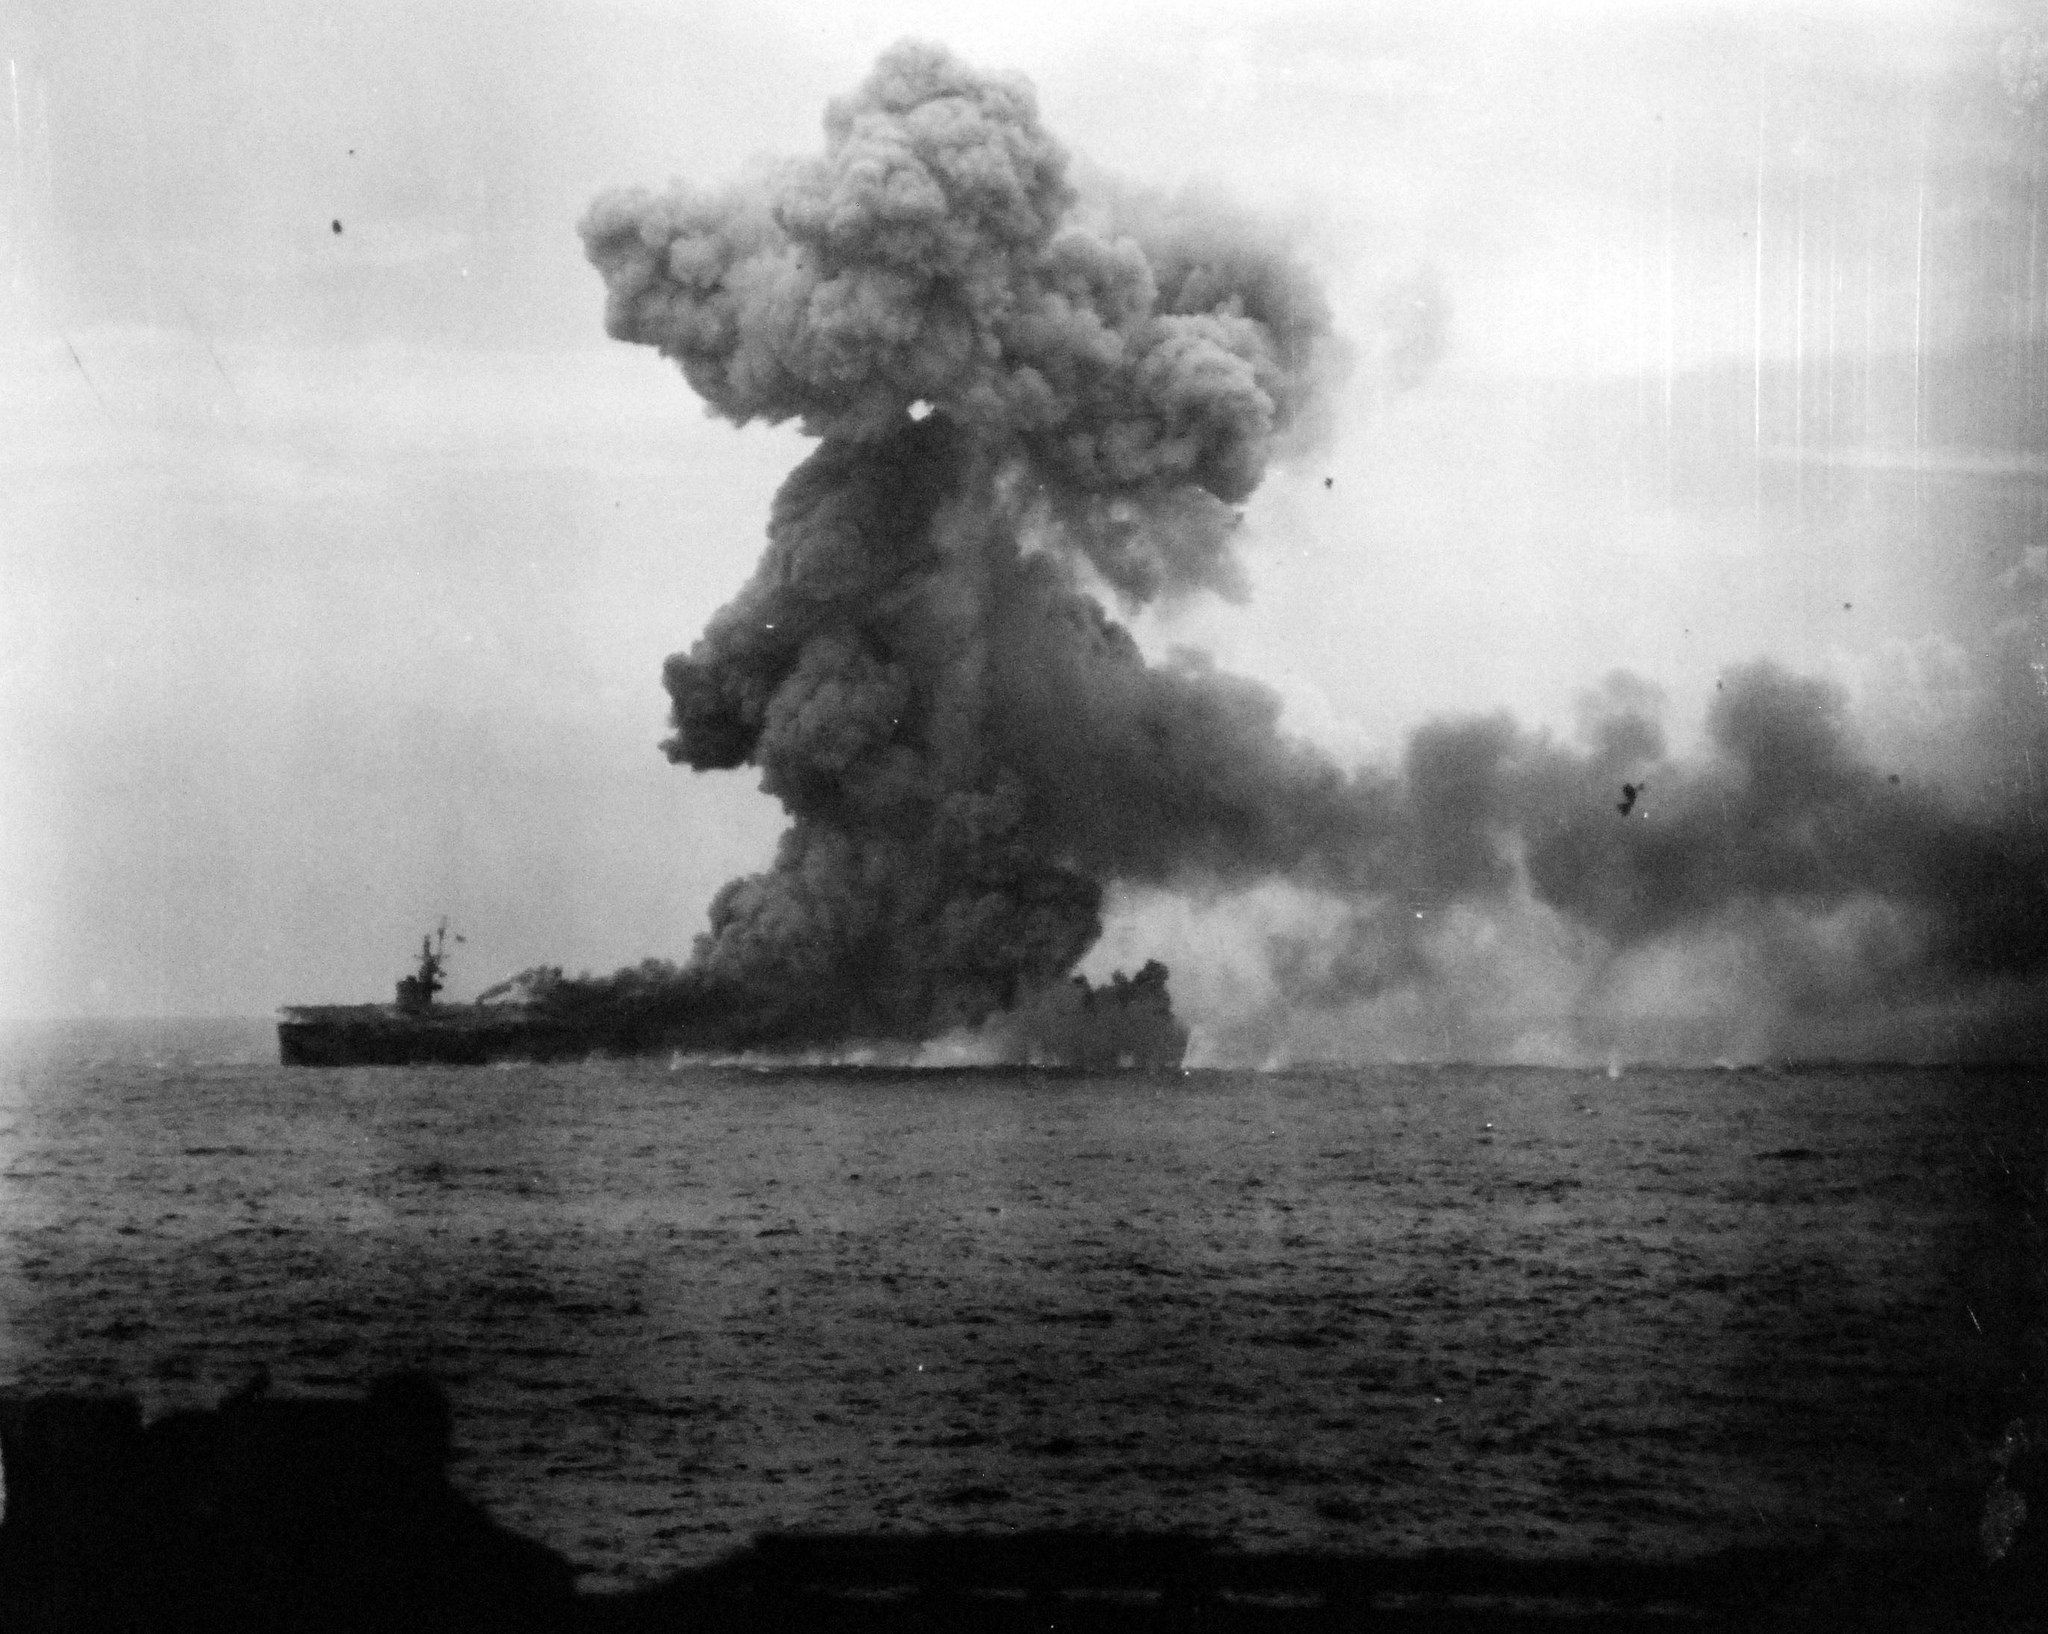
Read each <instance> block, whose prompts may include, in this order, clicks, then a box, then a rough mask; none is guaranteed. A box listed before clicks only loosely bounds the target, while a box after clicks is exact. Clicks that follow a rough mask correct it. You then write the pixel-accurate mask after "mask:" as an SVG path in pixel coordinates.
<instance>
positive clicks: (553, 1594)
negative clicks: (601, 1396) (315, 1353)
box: [0, 1375, 2048, 1634]
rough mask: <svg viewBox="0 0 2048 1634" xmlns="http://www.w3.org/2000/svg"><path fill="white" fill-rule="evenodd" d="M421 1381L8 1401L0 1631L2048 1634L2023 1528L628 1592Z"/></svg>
mask: <svg viewBox="0 0 2048 1634" xmlns="http://www.w3.org/2000/svg"><path fill="white" fill-rule="evenodd" d="M449 1435H450V1415H449V1410H448V1405H447V1401H446V1399H445V1397H444V1396H443V1395H442V1394H441V1392H440V1391H439V1389H438V1388H437V1387H436V1386H435V1385H434V1384H433V1383H432V1382H431V1381H430V1380H428V1379H425V1378H423V1377H420V1376H417V1375H401V1376H398V1377H395V1378H391V1379H387V1380H384V1381H382V1382H380V1383H378V1384H377V1385H375V1386H373V1387H372V1388H371V1390H370V1391H369V1393H368V1394H367V1396H366V1397H365V1398H364V1399H362V1400H360V1401H357V1400H272V1399H267V1398H265V1397H263V1396H262V1395H261V1394H258V1393H254V1392H251V1393H248V1394H245V1395H243V1396H240V1397H236V1398H231V1399H229V1400H228V1401H226V1402H224V1403H223V1404H222V1405H221V1406H220V1407H219V1408H217V1409H215V1410H213V1411H210V1412H190V1413H178V1414H172V1415H170V1416H168V1417H165V1418H163V1419H160V1420H158V1421H157V1422H155V1423H153V1424H151V1425H149V1426H147V1427H144V1425H143V1424H142V1421H141V1416H140V1413H139V1411H138V1409H137V1407H136V1404H135V1402H134V1401H133V1400H132V1399H127V1398H119V1397H84V1396H44V1397H34V1398H16V1399H0V1460H4V1480H5V1497H6V1509H5V1516H4V1520H0V1628H4V1629H6V1630H8V1631H9V1634H100V1631H107V1634H201V1631H206V1634H215V1631H242V1630H251V1631H253V1630H281V1631H306V1634H357V1631H362V1634H369V1631H384V1630H390V1631H394V1634H395V1631H398V1630H422V1631H432V1630H443V1629H447V1630H470V1629H475V1630H486V1629H488V1630H491V1631H493V1634H499V1631H512V1634H518V1631H524V1630H534V1631H540V1630H563V1631H591V1634H598V1631H616V1634H630V1631H642V1630H645V1631H653V1630H678V1631H680V1630H697V1629H733V1630H758V1631H761V1634H768V1631H774V1630H849V1631H851V1630H884V1629H887V1630H915V1631H922V1630H950V1629H965V1630H972V1631H973V1634H1000V1631H1008V1630H1019V1631H1022V1630H1026V1629H1030V1630H1047V1631H1062V1630H1074V1631H1085V1630H1097V1629H1100V1630H1182V1629H1186V1630H1247V1631H1250V1630H1263V1629H1272V1630H1298V1629H1323V1628H1361V1629H1377V1630H1411V1631H1424V1630H1427V1631H1439V1630H1442V1631H1448V1630H1501V1631H1516V1634H1523V1631H1535V1630H1548V1629H1555V1630H1567V1629H1569V1630H1581V1631H1583V1630H1596V1629H1597V1630H1616V1631H1619V1630H1651V1629H1657V1630H1681V1629H1685V1630H1695V1629H1748V1628H1755V1629H1783V1630H1793V1629H1801V1630H1804V1629H1866V1628H1867V1629H1900V1630H1905V1629H1913V1630H1923V1629H1952V1630H1958V1631H1961V1630H1971V1631H1993V1630H2006V1629H2011V1630H2020V1629H2034V1628H2048V1574H2044V1573H2043V1572H2042V1569H2041V1555H2042V1552H2043V1551H2042V1549H2041V1547H2040V1537H2039V1534H2040V1531H2041V1527H2040V1525H2039V1521H2038V1519H2036V1518H2034V1517H2028V1519H2027V1520H2026V1521H2025V1522H2023V1523H2022V1524H2021V1526H2020V1529H2019V1536H2018V1537H2017V1538H2016V1539H2015V1540H2014V1545H2015V1546H2012V1547H2008V1548H2007V1549H2006V1550H2005V1551H2004V1553H2003V1555H2002V1558H2001V1559H2000V1560H1999V1561H1998V1562H1997V1563H1996V1565H1995V1566H1990V1567H1987V1566H1986V1565H1985V1563H1984V1562H1983V1560H1982V1559H1981V1558H1979V1557H1973V1556H1972V1555H1970V1554H1969V1553H1967V1552H1958V1553H1956V1554H1954V1555H1950V1556H1932V1557H1930V1556H1924V1555H1911V1554H1906V1553H1902V1552H1899V1551H1891V1552H1888V1553H1882V1554H1878V1553H1862V1554H1859V1553H1857V1552H1854V1551H1850V1550H1842V1549H1836V1548H1832V1547H1830V1548H1817V1549H1811V1550H1751V1551H1730V1552H1725V1553H1722V1554H1718V1555H1714V1556H1710V1557H1706V1558H1704V1559H1700V1560H1696V1561H1691V1562H1684V1563H1654V1562H1642V1561H1626V1560H1598V1559H1591V1560H1589V1559H1577V1560H1571V1559H1567V1560H1543V1561H1527V1560H1523V1561H1518V1560H1510V1559H1502V1558H1497V1557H1488V1556H1481V1555H1473V1554H1432V1555H1424V1556H1419V1557H1407V1558H1388V1557H1373V1556H1366V1555H1339V1554H1308V1553H1294V1554H1241V1553H1234V1552H1230V1551H1226V1550H1222V1549H1219V1548H1217V1547H1216V1546H1214V1545H1213V1544H1211V1543H1209V1542H1207V1541H1205V1540H1203V1539H1200V1538H1196V1537H1188V1536H1179V1535H1171V1534H1164V1535H1162V1534H1124V1535H1119V1534H1105V1533H1073V1532H1062V1533H1026V1534H1009V1535H956V1536H921V1537H920V1536H880V1535H878V1536H867V1537H857V1536H856V1537H812V1538H806V1537H773V1538H767V1539H763V1540H762V1541H760V1542H758V1543H756V1544H755V1545H753V1546H752V1547H751V1548H749V1549H747V1550H744V1551H742V1552H741V1553H739V1554H737V1555H735V1556H733V1557H731V1558H729V1559H727V1560H725V1561H722V1562H720V1563H718V1564H716V1565H714V1566H711V1567H708V1568H705V1569H704V1570H701V1571H695V1572H684V1573H679V1574H677V1575H676V1576H675V1577H673V1578H671V1579H669V1580H668V1581H667V1582H665V1583H663V1584H661V1585H659V1586H657V1587H654V1588H651V1589H645V1590H641V1591H638V1592H634V1593H629V1594H617V1595H578V1594H577V1593H576V1592H575V1587H574V1571H573V1568H572V1567H571V1566H570V1565H569V1563H568V1562H566V1561H564V1560H562V1559H561V1558H560V1557H559V1556H556V1555H555V1554H553V1553H552V1552H550V1551H549V1550H547V1549H545V1548H543V1547H541V1546H540V1545H539V1544H536V1543H533V1542H530V1541H528V1540H526V1539H523V1538H520V1537H517V1536H515V1535H514V1534H512V1533H511V1532H508V1531H506V1530H505V1529H504V1528H502V1527H500V1526H498V1525H496V1524H495V1523H494V1522H492V1521H491V1520H490V1519H489V1518H488V1517H487V1516H486V1515H485V1514H484V1513H483V1511H482V1510H481V1509H479V1508H478V1507H477V1506H476V1505H475V1504H473V1503H471V1502H469V1501H468V1500H467V1499H465V1498H463V1497H462V1496H461V1495H460V1494H459V1493H457V1492H456V1491H455V1490H454V1489H453V1488H452V1487H451V1486H450V1485H449V1484H448V1480H447V1475H446V1466H447V1462H448V1455H449Z"/></svg>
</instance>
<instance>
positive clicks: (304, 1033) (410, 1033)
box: [277, 1006, 662, 1067]
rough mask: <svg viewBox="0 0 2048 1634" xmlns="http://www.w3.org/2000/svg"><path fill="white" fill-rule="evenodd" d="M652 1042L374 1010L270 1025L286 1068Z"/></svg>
mask: <svg viewBox="0 0 2048 1634" xmlns="http://www.w3.org/2000/svg"><path fill="white" fill-rule="evenodd" d="M661 1047H662V1046H661V1043H660V1041H658V1040H654V1039H646V1040H633V1039H630V1038H614V1037H612V1036H610V1035H609V1034H608V1033H606V1032H604V1031H600V1030H593V1029H589V1028H584V1027H575V1026H569V1025H566V1024H563V1023H561V1022H556V1021H549V1020H542V1019H538V1018H534V1017H530V1016H523V1015H511V1016H497V1015H490V1014H488V1013H485V1014H480V1015H479V1014H473V1013H466V1012H460V1011H458V1012H455V1013H453V1014H440V1015H428V1016H408V1015H403V1014H399V1013H395V1012H392V1011H388V1010H385V1009H383V1008H382V1007H379V1006H360V1007H357V1006H349V1007H341V1006H337V1007H335V1008H334V1009H332V1010H330V1011H325V1012H322V1011H312V1012H306V1011H302V1012H299V1013H297V1014H294V1015H289V1016H287V1017H286V1018H285V1019H283V1020H281V1021H279V1022H278V1024H277V1053H278V1059H279V1060H280V1061H282V1062H283V1063H284V1065H286V1066H288V1067H414V1066H451V1067H480V1066H486V1065H488V1064H489V1063H491V1062H493V1061H558V1060H562V1059H565V1058H579V1059H580V1058H581V1057H584V1056H588V1055H637V1054H643V1053H646V1052H648V1051H650V1050H655V1049H659V1048H661Z"/></svg>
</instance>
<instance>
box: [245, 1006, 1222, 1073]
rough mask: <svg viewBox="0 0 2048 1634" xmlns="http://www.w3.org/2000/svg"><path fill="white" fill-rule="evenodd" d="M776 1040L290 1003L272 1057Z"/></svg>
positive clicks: (354, 1058)
mask: <svg viewBox="0 0 2048 1634" xmlns="http://www.w3.org/2000/svg"><path fill="white" fill-rule="evenodd" d="M774 1043H775V1040H774V1039H772V1038H768V1037H756V1036H750V1035H749V1034H747V1033H745V1032H742V1031H739V1030H737V1029H734V1028H730V1027H728V1028H715V1027H710V1026H705V1025H699V1026H694V1027H685V1026H677V1025H676V1024H675V1023H674V1022H673V1021H666V1022H656V1021H654V1020H653V1019H652V1018H649V1017H635V1016H612V1017H606V1018H602V1019H594V1020H583V1019H580V1018H579V1019H569V1018H564V1017H560V1016H548V1015H535V1014H532V1013H531V1012H528V1011H524V1010H520V1009H514V1008H510V1007H507V1008H506V1009H503V1010H497V1009H492V1008H485V1009H481V1010H474V1009H466V1008H463V1007H461V1006H455V1005H451V1006H448V1007H446V1008H443V1009H437V1010H436V1011H434V1012H433V1013H431V1014H428V1015H424V1016H422V1015H409V1014H407V1013H405V1012H403V1011H401V1010H398V1009H397V1008H396V1007H392V1006H385V1005H374V1004H366V1005H330V1006H317V1007H309V1008H302V1009H297V1010H290V1011H287V1012H286V1013H285V1015H284V1016H283V1018H282V1019H280V1020H279V1022H278V1024H277V1053H278V1059H279V1060H280V1061H281V1062H283V1063H284V1065H286V1066H288V1067H419V1066H447V1067H481V1066H488V1065H490V1064H491V1063H492V1062H498V1061H581V1060H586V1059H588V1058H590V1057H593V1056H617V1057H626V1056H644V1055H666V1054H671V1053H673V1052H675V1051H678V1050H681V1051H685V1052H688V1053H691V1054H711V1055H721V1054H727V1053H730V1052H737V1051H744V1050H747V1049H763V1048H772V1047H773V1046H774ZM1185 1044H1186V1035H1185V1034H1181V1033H1176V1034H1173V1035H1170V1036H1169V1037H1168V1038H1166V1039H1164V1040H1162V1041H1161V1047H1159V1048H1158V1049H1156V1050H1151V1051H1145V1052H1142V1053H1141V1054H1127V1053H1119V1054H1107V1053H1103V1054H1101V1055H1100V1056H1099V1057H1097V1056H1095V1055H1090V1054H1087V1053H1085V1052H1084V1053H1082V1054H1080V1055H1078V1056H1075V1057H1070V1058H1068V1062H1067V1066H1068V1070H1072V1071H1090V1072H1171V1071H1174V1070H1176V1069H1178V1068H1179V1066H1180V1062H1181V1050H1182V1048H1184V1047H1185Z"/></svg>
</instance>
